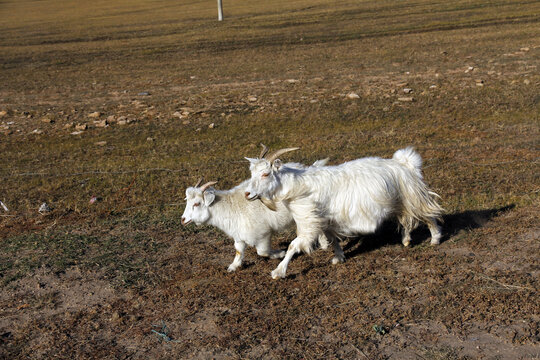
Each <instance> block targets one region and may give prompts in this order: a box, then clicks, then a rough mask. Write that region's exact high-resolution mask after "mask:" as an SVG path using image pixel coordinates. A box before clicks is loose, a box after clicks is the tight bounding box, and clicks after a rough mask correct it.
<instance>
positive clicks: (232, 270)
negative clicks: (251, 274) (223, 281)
mask: <svg viewBox="0 0 540 360" xmlns="http://www.w3.org/2000/svg"><path fill="white" fill-rule="evenodd" d="M236 269H238V266H232V265H230V266H229V267H228V268H227V271H228V272H235V271H236Z"/></svg>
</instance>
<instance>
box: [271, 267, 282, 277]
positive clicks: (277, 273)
mask: <svg viewBox="0 0 540 360" xmlns="http://www.w3.org/2000/svg"><path fill="white" fill-rule="evenodd" d="M284 278H285V272H284V271H282V270H281V269H276V270H274V271H272V279H284Z"/></svg>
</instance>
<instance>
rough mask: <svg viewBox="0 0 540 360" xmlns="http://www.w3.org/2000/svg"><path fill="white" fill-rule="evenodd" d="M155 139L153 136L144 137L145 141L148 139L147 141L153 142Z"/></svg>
mask: <svg viewBox="0 0 540 360" xmlns="http://www.w3.org/2000/svg"><path fill="white" fill-rule="evenodd" d="M155 140H156V139H154V138H153V137H147V138H146V141H149V142H153V141H155Z"/></svg>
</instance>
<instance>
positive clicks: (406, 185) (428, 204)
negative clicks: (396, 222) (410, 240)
mask: <svg viewBox="0 0 540 360" xmlns="http://www.w3.org/2000/svg"><path fill="white" fill-rule="evenodd" d="M419 170H420V169H419ZM399 187H400V192H401V201H402V211H403V215H405V217H406V218H408V219H409V221H410V222H411V223H412V224H411V225H413V227H416V224H418V222H420V221H421V222H430V221H434V220H438V221H440V222H442V215H443V214H444V209H443V208H442V207H441V205H439V203H438V201H437V199H438V198H440V196H439V195H438V194H436V193H435V192H433V191H431V190H429V188H428V187H427V185H426V184H425V183H424V181H423V180H422V178H421V177H417V176H413V177H412V178H409V179H407V180H405V181H403V180H400V184H399Z"/></svg>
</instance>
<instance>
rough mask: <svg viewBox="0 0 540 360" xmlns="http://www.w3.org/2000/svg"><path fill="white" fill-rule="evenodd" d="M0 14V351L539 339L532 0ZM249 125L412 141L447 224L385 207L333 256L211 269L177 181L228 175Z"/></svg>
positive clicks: (135, 5)
mask: <svg viewBox="0 0 540 360" xmlns="http://www.w3.org/2000/svg"><path fill="white" fill-rule="evenodd" d="M0 13H1V14H2V16H1V17H0V152H1V154H2V157H1V160H0V164H1V167H0V201H2V202H3V203H4V204H5V206H6V207H7V209H8V211H4V209H3V208H1V207H0V244H1V245H0V286H1V291H0V358H6V359H16V358H17V359H18V358H32V359H50V358H65V359H73V358H78V359H102V358H111V359H113V358H114V359H128V358H131V359H153V358H156V359H157V358H160V359H167V358H171V359H172V358H175V359H178V358H195V359H207V358H215V359H229V358H230V359H237V358H242V359H256V358H257V359H258V358H265V359H284V358H288V359H356V358H358V359H389V358H392V359H476V358H486V359H516V358H519V359H537V358H538V357H540V330H539V324H540V305H539V304H540V297H539V294H538V290H539V287H540V281H539V280H540V257H539V254H540V227H539V222H538V214H539V210H540V206H539V205H538V204H539V194H538V191H539V184H540V181H539V176H538V174H539V173H540V167H539V164H538V159H539V155H540V150H539V139H540V134H539V123H540V121H539V120H540V119H539V117H540V116H539V115H540V71H539V66H540V1H505V0H498V1H497V0H493V1H481V0H456V1H453V2H448V1H427V0H417V1H412V0H404V1H395V0H394V1H390V0H382V1H372V0H370V1H367V0H360V1H352V0H343V1H322V0H313V1H306V0H299V1H294V2H292V1H284V0H269V1H263V2H249V1H244V0H237V1H227V0H225V1H224V13H225V21H223V22H221V23H220V22H218V21H217V9H216V4H215V1H172V0H154V1H142V0H135V1H128V0H112V1H102V0H98V1H91V2H74V1H67V0H41V1H30V0H17V1H16V0H11V1H0ZM404 89H411V92H409V93H405V91H404ZM350 94H356V95H358V96H357V97H355V96H349V95H350ZM261 142H263V143H265V144H266V145H268V146H270V147H271V148H273V149H275V148H279V147H288V146H299V147H301V150H300V151H297V152H294V153H290V154H288V155H286V156H285V157H284V160H287V161H299V162H304V163H311V162H313V161H314V160H316V159H321V158H325V157H329V158H330V163H331V164H337V163H340V162H343V161H346V160H351V159H355V158H359V157H364V156H382V157H390V156H391V155H392V154H393V153H394V152H395V151H396V150H397V149H399V148H401V147H404V146H408V145H413V146H415V147H416V148H417V150H418V151H419V152H420V154H421V155H422V157H423V159H424V175H425V179H426V181H427V182H428V183H429V185H430V187H431V188H432V189H433V190H434V191H436V192H437V193H439V194H440V195H441V197H442V200H441V203H442V205H443V207H444V208H445V209H446V212H447V213H446V215H445V217H444V220H445V222H444V224H443V231H444V238H443V240H444V241H443V243H442V244H441V245H440V246H437V247H431V246H429V240H428V237H429V232H428V231H427V229H426V228H422V227H421V228H419V229H418V230H417V231H415V232H414V233H413V241H414V244H413V246H412V247H411V248H403V247H402V246H401V244H400V236H399V234H398V233H397V231H396V230H395V225H394V224H387V225H385V226H384V227H383V228H382V229H381V230H380V231H378V232H377V233H376V234H374V235H369V236H363V237H359V238H354V239H344V240H343V245H344V248H345V254H346V256H347V261H346V262H345V263H344V264H339V265H332V264H331V262H330V259H331V257H332V254H331V252H328V251H322V250H318V251H316V252H314V253H313V254H312V255H301V256H298V257H297V258H295V259H294V260H293V262H292V263H291V266H290V267H289V276H288V278H287V279H284V280H281V281H275V280H272V279H271V277H270V271H271V270H272V269H274V268H275V267H276V266H277V264H278V261H277V260H265V259H262V258H259V257H257V255H256V252H255V251H253V250H250V251H248V254H247V258H246V263H245V266H244V267H243V268H242V269H239V270H238V271H237V272H236V273H227V271H226V268H227V265H228V264H229V263H230V262H231V261H232V258H233V257H234V248H233V246H232V244H233V242H232V240H230V239H228V238H227V237H226V236H225V235H224V234H222V233H221V232H219V231H218V230H216V229H213V228H210V227H204V226H203V227H196V226H194V225H190V226H187V227H182V226H181V224H180V215H181V213H182V211H183V201H184V200H183V199H184V190H185V188H186V187H188V186H192V185H193V184H194V183H195V182H196V181H197V179H198V178H199V177H201V176H202V177H204V179H205V180H206V181H210V180H218V181H219V183H218V185H217V187H218V188H220V189H226V188H229V187H232V186H233V185H235V184H237V183H239V182H240V181H241V180H243V179H245V178H247V177H248V176H249V171H248V165H247V162H246V161H245V160H243V157H244V156H251V157H254V156H256V155H258V153H259V143H261ZM92 198H95V199H96V201H90V199H92ZM44 202H46V203H47V204H48V205H49V206H50V208H51V211H49V212H46V213H44V214H40V213H39V212H38V209H39V207H40V205H41V204H42V203H44ZM294 236H295V231H294V229H291V230H289V231H287V232H285V233H282V234H277V235H276V236H275V238H274V245H275V246H276V247H280V248H285V247H286V246H287V244H288V242H290V241H291V240H292V239H293V238H294ZM165 325H166V329H165V328H164V326H165ZM376 329H377V330H378V331H376ZM381 329H382V330H381ZM152 330H155V331H157V332H158V333H162V334H166V335H167V336H168V338H165V337H164V336H162V335H159V334H157V333H156V332H152ZM169 340H170V341H169Z"/></svg>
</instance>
